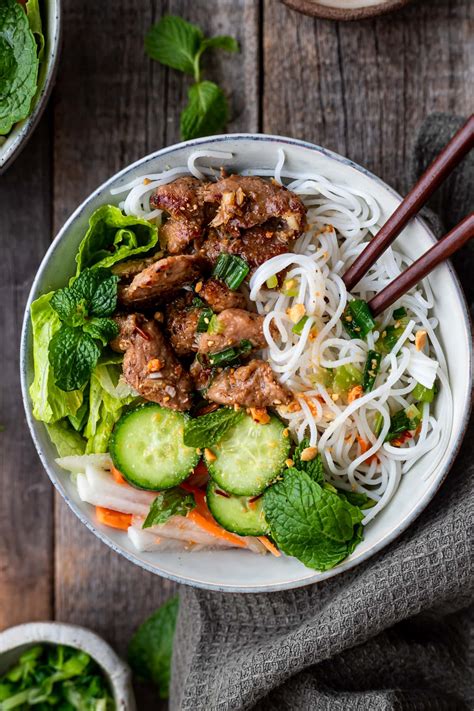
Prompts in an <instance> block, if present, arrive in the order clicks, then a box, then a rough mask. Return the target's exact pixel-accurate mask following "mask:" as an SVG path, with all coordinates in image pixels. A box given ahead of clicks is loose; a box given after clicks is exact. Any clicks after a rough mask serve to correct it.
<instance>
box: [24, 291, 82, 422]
mask: <svg viewBox="0 0 474 711" xmlns="http://www.w3.org/2000/svg"><path fill="white" fill-rule="evenodd" d="M52 295H53V294H52V292H50V293H49V294H44V295H43V296H40V297H39V299H36V301H34V302H33V303H32V304H31V309H30V317H31V327H32V331H33V365H34V380H33V382H32V384H31V386H30V397H31V400H32V404H33V416H34V417H35V418H36V419H37V420H42V421H43V422H48V423H51V422H57V421H58V420H61V419H63V418H64V417H69V416H74V415H75V414H76V413H77V411H78V410H79V408H80V407H81V405H82V401H83V393H82V390H72V391H70V392H64V390H60V389H59V388H58V386H57V385H56V384H55V382H54V375H53V370H52V367H51V365H50V362H49V355H48V350H49V343H50V341H51V339H52V338H53V336H54V335H55V334H56V333H57V332H58V331H59V329H60V327H61V322H60V320H59V316H58V314H57V313H56V311H55V310H54V309H53V308H52V306H51V304H50V301H51V297H52Z"/></svg>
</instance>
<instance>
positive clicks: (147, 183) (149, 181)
mask: <svg viewBox="0 0 474 711" xmlns="http://www.w3.org/2000/svg"><path fill="white" fill-rule="evenodd" d="M150 183H151V180H150V178H143V185H150Z"/></svg>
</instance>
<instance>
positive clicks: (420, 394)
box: [411, 383, 435, 402]
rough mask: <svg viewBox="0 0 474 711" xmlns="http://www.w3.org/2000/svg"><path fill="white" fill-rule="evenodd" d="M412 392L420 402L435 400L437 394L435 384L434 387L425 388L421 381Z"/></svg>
mask: <svg viewBox="0 0 474 711" xmlns="http://www.w3.org/2000/svg"><path fill="white" fill-rule="evenodd" d="M411 394H412V395H413V397H414V398H415V400H417V401H418V402H433V400H434V396H435V386H434V385H433V387H432V388H425V386H424V385H422V384H421V383H417V384H416V385H415V387H414V388H413V390H412V391H411Z"/></svg>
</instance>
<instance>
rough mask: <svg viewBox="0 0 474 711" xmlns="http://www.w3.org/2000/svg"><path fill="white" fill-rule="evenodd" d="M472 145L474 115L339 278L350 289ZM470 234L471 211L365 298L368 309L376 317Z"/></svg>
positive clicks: (473, 234)
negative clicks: (379, 288)
mask: <svg viewBox="0 0 474 711" xmlns="http://www.w3.org/2000/svg"><path fill="white" fill-rule="evenodd" d="M473 147H474V114H472V116H471V117H470V118H469V119H468V120H467V121H466V123H465V124H464V126H462V128H460V129H459V131H458V132H457V133H456V134H455V135H454V136H453V138H452V139H451V140H450V141H449V143H448V144H447V145H446V146H445V147H444V148H443V150H442V151H441V153H440V154H439V155H438V156H437V157H436V158H435V160H434V161H433V163H432V164H431V165H430V166H429V168H427V170H426V171H425V172H424V173H423V175H422V176H421V178H420V179H419V181H418V182H417V183H416V185H415V186H414V187H413V188H412V189H411V190H410V192H409V193H408V195H407V196H406V197H405V198H404V200H403V201H402V202H401V203H400V205H399V206H398V207H397V209H396V210H395V212H394V213H393V215H391V217H389V219H388V220H387V222H386V223H385V224H384V225H383V227H382V228H381V229H380V230H379V232H378V233H377V234H376V235H375V237H374V238H373V239H372V240H371V241H370V242H369V243H368V245H367V247H366V248H365V249H364V251H363V252H362V253H361V254H360V255H359V256H358V257H357V259H356V260H355V262H354V263H353V264H352V266H351V267H349V269H348V270H347V271H346V273H345V274H344V275H343V277H342V278H343V281H344V284H345V285H346V288H347V289H348V291H350V290H351V289H352V288H353V287H354V286H355V285H356V284H357V283H358V282H359V281H360V280H361V279H362V277H363V276H364V274H366V272H367V271H368V270H369V269H370V267H371V266H372V265H373V264H374V263H375V262H376V261H377V259H378V258H379V257H380V255H381V254H383V253H384V252H385V250H386V249H387V248H388V247H389V246H390V245H391V244H392V242H393V241H394V240H395V239H396V238H397V237H398V235H399V234H400V232H401V231H402V229H403V228H404V227H405V225H406V224H407V223H408V222H409V221H410V220H411V219H412V218H413V217H414V216H415V215H416V214H417V212H418V211H419V210H420V209H421V208H422V207H423V205H424V204H425V203H426V201H427V200H428V199H429V198H430V197H431V195H432V194H433V193H434V191H435V190H436V189H437V188H438V187H439V186H440V185H441V184H442V183H443V181H444V180H445V179H446V178H447V176H448V175H449V174H450V173H451V172H452V171H453V170H454V168H455V167H456V166H457V165H458V163H460V162H461V160H462V159H463V158H464V157H465V156H466V155H467V154H468V153H469V151H470V150H471V149H472V148H473ZM473 237H474V212H471V213H470V214H469V215H468V216H467V217H465V218H464V220H462V221H461V222H460V223H459V224H458V225H456V227H454V228H453V229H452V230H451V231H450V232H448V234H446V235H445V236H444V237H442V238H441V239H440V240H438V242H437V243H436V244H435V245H434V246H433V247H432V248H431V249H429V250H428V252H426V254H424V255H423V256H421V257H420V258H419V259H417V260H416V262H413V264H412V265H411V266H410V267H408V269H406V270H405V271H404V272H403V273H402V274H400V275H399V276H398V277H396V279H394V280H393V281H392V282H391V283H390V284H388V286H386V287H385V289H382V291H381V292H379V293H378V294H377V295H376V296H374V297H373V298H372V299H371V300H370V301H369V308H370V310H371V312H372V314H373V315H374V316H377V315H378V314H380V313H381V312H382V311H384V310H385V309H386V308H388V307H389V306H391V305H392V304H393V303H394V302H395V301H396V300H397V299H398V298H400V296H402V295H403V294H405V293H406V292H407V291H409V290H410V289H411V288H412V287H413V286H415V284H417V283H418V282H419V281H421V279H423V278H424V277H425V276H426V275H427V274H429V273H430V272H431V271H432V270H433V269H434V268H435V267H437V266H438V264H440V263H441V262H443V261H444V260H446V259H448V257H450V256H451V255H452V254H454V252H457V250H458V249H460V248H461V247H462V246H463V245H464V244H466V243H467V242H468V241H469V240H470V239H472V238H473Z"/></svg>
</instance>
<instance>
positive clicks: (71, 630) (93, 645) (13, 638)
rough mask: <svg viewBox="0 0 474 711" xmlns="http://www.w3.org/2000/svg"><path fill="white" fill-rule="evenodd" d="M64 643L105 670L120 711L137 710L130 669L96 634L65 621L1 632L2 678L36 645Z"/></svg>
mask: <svg viewBox="0 0 474 711" xmlns="http://www.w3.org/2000/svg"><path fill="white" fill-rule="evenodd" d="M44 643H49V644H64V645H66V646H68V647H74V648H75V649H80V650H82V651H83V652H87V654H89V655H90V656H91V657H92V658H93V659H95V661H96V662H97V664H98V665H99V666H100V667H101V668H102V669H103V671H104V673H105V676H106V678H107V680H108V682H109V685H110V690H111V692H112V696H113V698H114V701H115V705H116V708H117V711H135V710H136V706H135V697H134V695H133V689H132V676H131V673H130V669H129V667H128V666H127V665H126V664H125V662H123V661H122V660H121V659H120V657H118V656H117V655H116V654H115V652H114V650H113V649H112V647H110V646H109V645H108V644H107V642H104V640H103V639H102V638H101V637H99V636H98V635H96V634H95V633H94V632H91V631H90V630H87V629H85V628H84V627H78V626H76V625H66V624H63V623H62V622H29V623H27V624H24V625H18V626H17V627H10V629H7V630H5V631H4V632H1V633H0V675H1V674H4V673H5V672H6V671H7V669H8V668H9V667H11V666H12V665H13V664H15V663H16V662H17V661H18V659H19V658H20V656H21V655H22V654H23V652H26V650H27V649H29V648H30V647H34V646H35V645H37V644H44Z"/></svg>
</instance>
